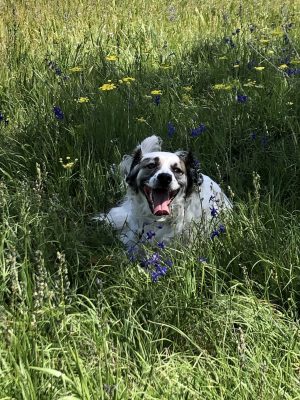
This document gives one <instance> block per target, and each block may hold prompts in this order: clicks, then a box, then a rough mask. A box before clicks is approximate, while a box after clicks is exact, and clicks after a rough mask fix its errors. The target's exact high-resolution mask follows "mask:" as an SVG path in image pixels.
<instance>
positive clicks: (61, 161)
mask: <svg viewBox="0 0 300 400" xmlns="http://www.w3.org/2000/svg"><path fill="white" fill-rule="evenodd" d="M70 159H71V157H69V156H68V157H66V161H67V162H66V163H65V164H64V162H63V159H62V158H61V157H60V159H59V162H60V163H61V165H62V167H63V168H64V169H71V168H73V167H74V165H75V164H76V163H77V161H78V158H75V160H74V161H70Z"/></svg>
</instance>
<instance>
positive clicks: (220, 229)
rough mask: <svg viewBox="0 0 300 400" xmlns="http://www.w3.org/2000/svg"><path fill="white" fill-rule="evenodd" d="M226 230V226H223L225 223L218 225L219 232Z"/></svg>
mask: <svg viewBox="0 0 300 400" xmlns="http://www.w3.org/2000/svg"><path fill="white" fill-rule="evenodd" d="M225 232H226V227H225V225H222V224H221V225H220V226H219V233H225Z"/></svg>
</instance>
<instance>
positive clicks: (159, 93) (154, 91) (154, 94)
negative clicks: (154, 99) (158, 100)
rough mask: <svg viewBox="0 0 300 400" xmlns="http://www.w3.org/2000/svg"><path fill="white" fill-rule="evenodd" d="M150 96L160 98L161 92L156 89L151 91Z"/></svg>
mask: <svg viewBox="0 0 300 400" xmlns="http://www.w3.org/2000/svg"><path fill="white" fill-rule="evenodd" d="M151 94H152V95H153V96H161V95H162V91H161V90H158V89H155V90H151Z"/></svg>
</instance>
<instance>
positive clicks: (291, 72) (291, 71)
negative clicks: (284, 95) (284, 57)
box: [286, 68, 300, 76]
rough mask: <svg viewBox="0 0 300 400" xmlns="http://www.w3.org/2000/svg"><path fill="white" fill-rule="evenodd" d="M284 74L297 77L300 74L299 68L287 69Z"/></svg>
mask: <svg viewBox="0 0 300 400" xmlns="http://www.w3.org/2000/svg"><path fill="white" fill-rule="evenodd" d="M286 73H287V74H288V76H293V75H299V74H300V68H289V69H288V70H287V71H286Z"/></svg>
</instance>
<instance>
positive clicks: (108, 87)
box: [99, 83, 117, 91]
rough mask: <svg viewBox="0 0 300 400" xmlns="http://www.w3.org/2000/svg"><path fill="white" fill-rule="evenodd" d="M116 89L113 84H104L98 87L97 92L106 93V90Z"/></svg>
mask: <svg viewBox="0 0 300 400" xmlns="http://www.w3.org/2000/svg"><path fill="white" fill-rule="evenodd" d="M116 88H117V86H116V85H115V84H114V83H104V84H103V85H102V86H100V87H99V90H102V91H108V90H114V89H116Z"/></svg>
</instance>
